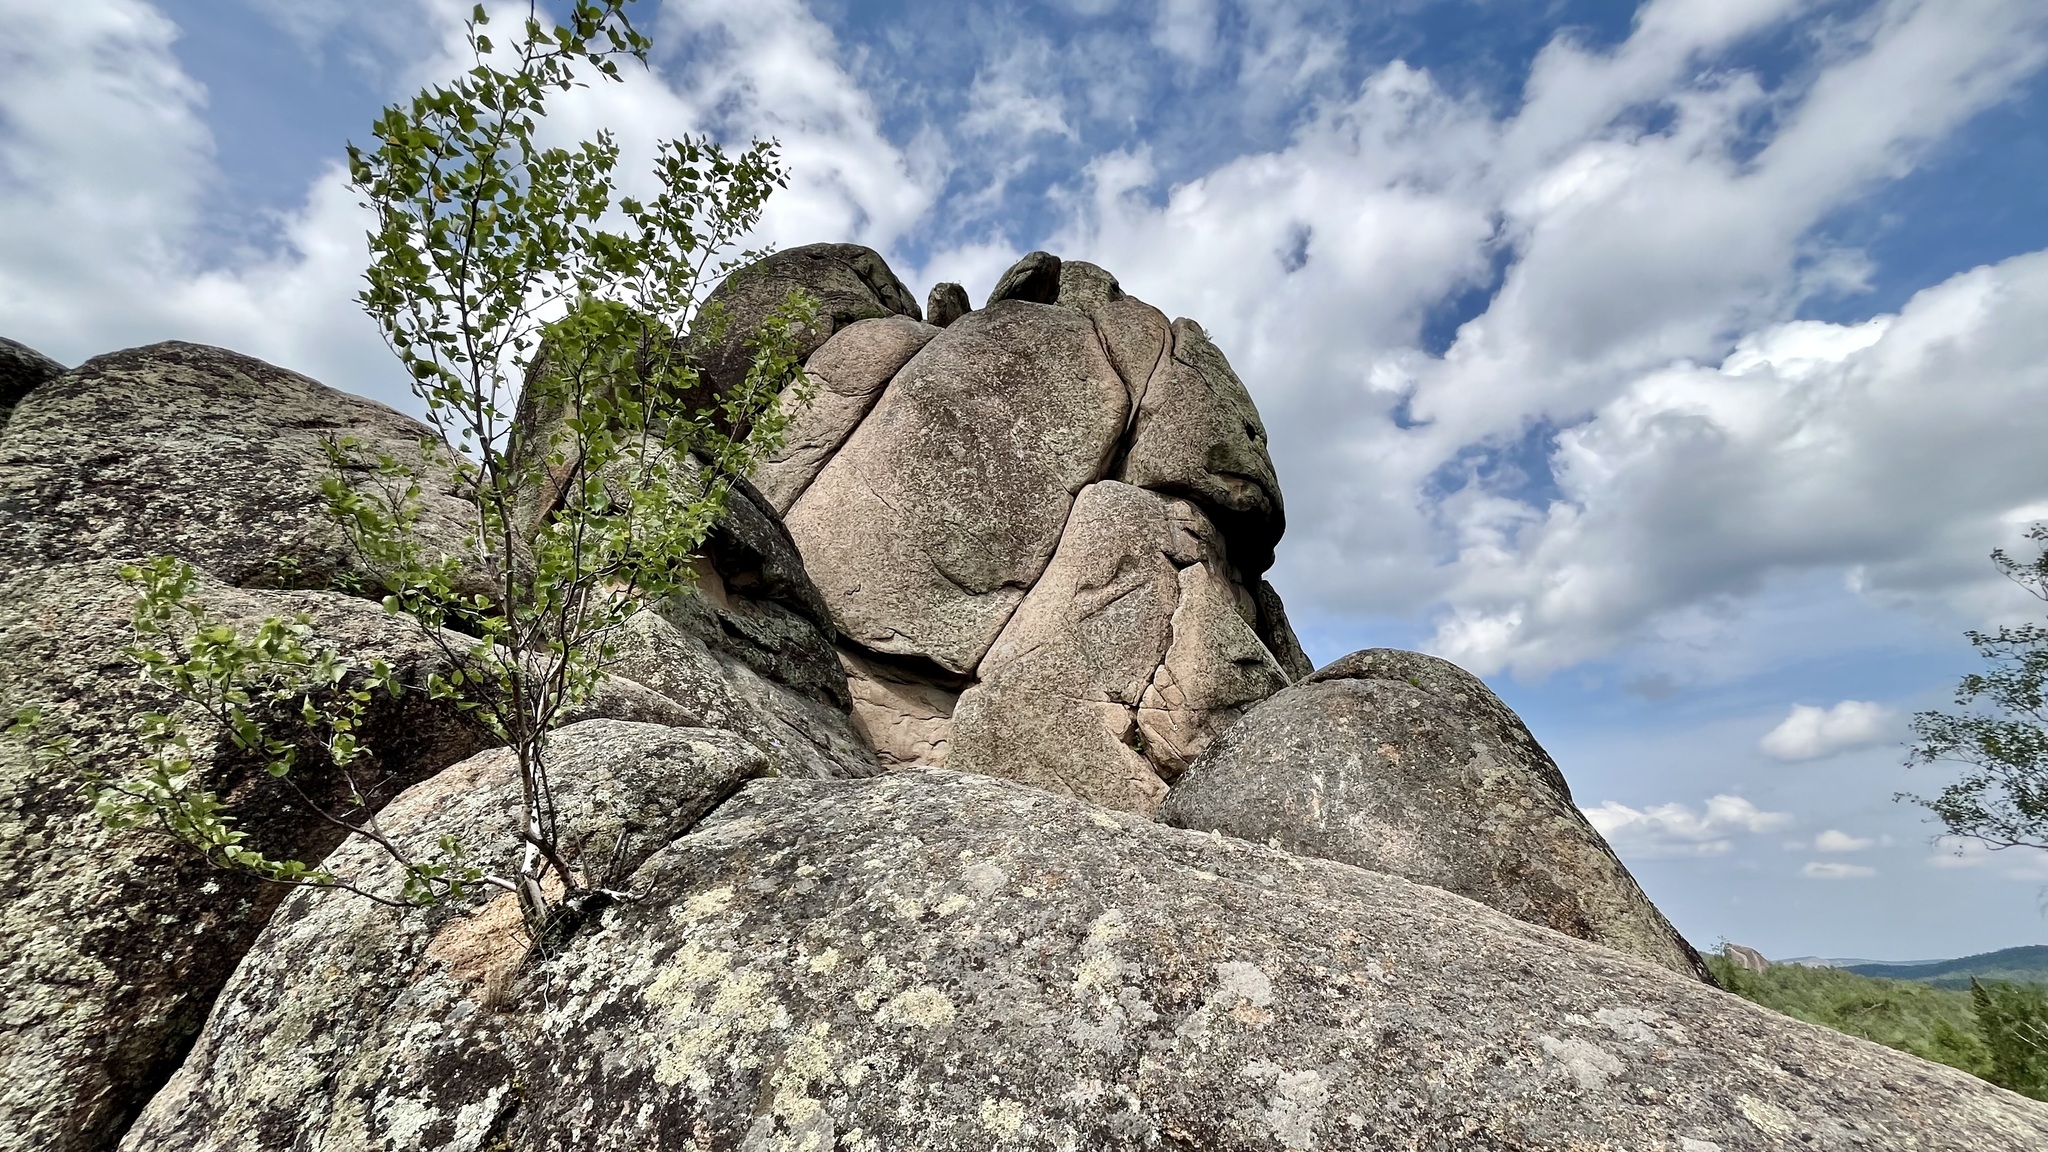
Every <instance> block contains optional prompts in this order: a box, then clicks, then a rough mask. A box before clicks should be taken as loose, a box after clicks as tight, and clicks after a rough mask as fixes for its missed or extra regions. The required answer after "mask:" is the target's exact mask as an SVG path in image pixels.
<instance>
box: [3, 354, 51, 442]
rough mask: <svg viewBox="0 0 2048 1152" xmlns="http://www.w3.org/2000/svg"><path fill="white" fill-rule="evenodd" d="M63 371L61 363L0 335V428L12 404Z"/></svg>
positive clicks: (6, 418) (4, 423)
mask: <svg viewBox="0 0 2048 1152" xmlns="http://www.w3.org/2000/svg"><path fill="white" fill-rule="evenodd" d="M63 374H64V366H63V365H62V364H59V363H57V362H56V361H55V360H52V359H50V358H49V357H48V356H45V355H43V354H42V353H41V352H38V351H36V350H35V349H33V348H31V347H29V346H28V345H26V344H23V343H20V342H18V341H14V340H9V339H7V338H5V337H0V428H5V427H7V420H8V417H10V416H12V415H13V414H14V406H15V405H16V404H19V403H21V398H22V397H23V396H26V395H28V393H29V389H31V388H35V387H37V386H38V385H40V384H42V383H43V382H45V381H48V380H54V379H56V378H57V377H59V376H62V375H63Z"/></svg>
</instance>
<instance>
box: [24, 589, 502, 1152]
mask: <svg viewBox="0 0 2048 1152" xmlns="http://www.w3.org/2000/svg"><path fill="white" fill-rule="evenodd" d="M116 567H117V565H115V564H113V563H111V562H105V561H91V562H83V563H75V564H63V565H57V566H54V567H51V568H45V569H31V570H29V571H27V572H19V573H15V574H13V575H11V576H9V577H8V578H7V579H6V580H5V581H4V582H0V712H4V714H7V715H12V714H13V713H14V711H15V710H16V709H18V708H21V707H28V706H33V707H39V708H42V709H45V710H46V712H47V714H48V716H49V717H50V721H51V723H52V724H53V725H54V726H55V727H56V728H57V729H58V730H60V731H62V732H63V733H65V734H68V735H69V736H71V737H72V738H73V739H75V740H76V741H77V743H78V748H77V759H78V761H79V762H82V763H91V764H93V765H95V766H98V767H101V768H103V769H107V770H109V771H112V772H115V773H116V774H120V773H122V772H124V771H125V770H126V769H128V768H129V767H130V766H132V765H134V764H135V763H137V761H138V759H139V754H140V746H139V744H138V743H137V741H136V739H135V736H134V729H133V723H134V719H135V717H136V715H137V714H138V713H140V712H143V711H148V710H153V709H155V710H170V709H172V708H173V706H174V705H175V703H176V702H175V701H174V700H173V699H171V698H169V697H168V695H167V694H165V693H163V692H161V691H160V690H157V689H155V688H154V687H153V686H151V685H148V684H146V683H144V682H142V681H141V680H139V679H138V678H137V677H136V673H135V668H134V665H133V664H132V663H130V662H129V661H128V660H127V659H126V658H125V657H123V656H122V654H121V650H122V648H123V647H125V646H126V645H128V644H130V643H132V642H133V636H132V634H131V632H130V629H129V624H128V620H129V614H130V611H131V607H132V605H133V602H134V598H135V594H134V591H133V590H132V589H130V588H129V587H128V586H127V585H125V584H123V583H121V582H120V581H119V580H118V579H117V578H116V576H115V569H116ZM194 598H195V599H196V600H197V601H199V602H200V603H203V604H205V605H206V606H207V607H208V608H209V610H210V612H211V613H212V614H213V615H214V616H215V617H216V618H222V619H226V620H228V621H231V622H234V623H237V624H239V625H241V626H243V627H245V628H253V627H254V626H255V625H256V624H257V623H258V622H260V621H261V620H263V619H265V618H267V617H271V616H286V617H289V616H293V615H296V614H298V613H301V612H303V613H307V614H308V616H309V618H310V621H311V623H312V626H313V632H314V640H315V641H316V642H325V643H331V644H333V645H334V646H335V647H337V648H338V649H340V650H341V651H342V652H343V653H344V654H345V655H346V656H347V657H348V658H350V659H353V660H359V661H367V660H369V659H371V658H375V657H382V658H384V659H387V660H389V661H391V662H392V663H393V665H394V666H396V668H397V670H398V671H399V673H400V674H401V676H402V677H403V678H404V679H405V680H406V681H407V682H409V683H418V682H420V681H421V680H423V679H424V677H425V675H426V674H427V673H428V672H430V671H446V670H447V667H448V665H447V663H446V661H445V659H444V657H443V654H442V652H441V651H440V649H439V648H438V647H437V646H436V645H434V644H433V643H432V642H431V641H430V640H429V639H428V638H427V637H426V636H425V635H423V634H422V633H421V632H420V631H419V630H418V629H417V628H415V627H412V626H411V625H409V624H406V623H404V622H402V621H400V620H399V619H398V618H396V617H393V616H390V615H387V614H386V613H385V612H384V611H383V610H382V609H381V608H380V607H378V606H377V605H375V604H373V603H370V602H368V601H365V600H360V599H356V598H354V597H349V596H343V595H339V594H337V593H332V592H305V591H301V592H277V591H267V590H245V589H235V588H230V587H227V586H225V585H222V584H220V583H219V582H218V581H213V580H210V579H209V580H204V581H202V583H201V584H200V586H199V588H198V589H197V591H196V593H195V597H194ZM280 730H281V731H283V732H284V733H286V734H287V735H288V736H289V734H290V733H291V729H290V728H289V726H284V727H282V728H281V729H280ZM361 735H362V737H363V740H364V742H365V743H366V744H367V745H368V746H369V747H370V748H371V749H372V750H373V752H374V753H375V755H376V762H375V764H374V765H373V766H369V767H365V768H362V769H360V770H358V771H357V772H356V774H355V775H356V783H357V784H358V785H360V786H361V787H362V788H363V789H364V791H365V793H366V795H367V796H368V797H369V798H370V799H371V800H372V802H373V803H378V804H381V803H382V802H384V801H386V800H389V799H390V798H391V797H392V796H395V795H396V794H397V793H398V792H399V791H400V790H401V789H403V788H404V787H406V786H407V785H409V784H411V783H413V782H415V781H417V780H420V779H423V778H425V777H426V776H428V775H430V774H432V773H433V772H435V771H438V770H439V769H441V768H442V767H445V766H446V765H448V764H451V763H453V762H455V761H456V760H459V759H461V758H462V757H464V756H467V755H470V754H471V753H473V752H475V751H477V750H478V749H480V748H482V747H484V746H485V745H486V744H487V742H488V737H487V736H486V735H485V734H484V733H483V732H481V731H480V730H478V729H477V728H475V727H473V726H472V725H471V724H470V723H469V722H468V721H467V720H466V719H465V718H464V717H463V716H461V715H460V714H459V713H458V712H456V710H455V709H453V708H449V707H446V706H443V705H438V704H433V703H430V702H429V701H428V700H427V699H426V695H425V693H423V692H414V693H410V694H407V695H406V696H404V697H401V698H400V699H399V700H396V701H392V700H388V699H384V698H381V697H380V698H378V699H377V700H376V701H375V703H374V706H373V709H372V711H371V713H370V714H369V716H368V717H367V722H366V724H365V726H364V729H363V731H362V733H361ZM197 752H198V755H199V762H200V763H199V768H198V771H199V772H200V773H201V779H203V780H204V781H205V786H206V787H209V788H212V789H214V790H216V791H218V792H219V793H220V794H221V795H222V796H223V797H224V798H225V799H226V800H227V801H228V802H229V803H230V804H231V806H232V807H233V809H234V811H235V812H236V814H237V817H238V820H237V825H238V826H239V827H241V828H242V829H244V830H245V831H247V832H248V833H249V834H250V837H251V840H252V841H253V842H254V844H255V845H256V846H258V847H260V848H261V849H263V850H265V851H267V852H270V853H272V854H273V855H278V856H285V857H289V858H294V859H301V860H318V859H320V858H321V857H323V856H325V855H326V854H327V853H328V852H329V850H331V849H332V848H333V847H334V845H335V844H336V842H337V840H338V836H337V834H336V832H335V830H334V829H333V828H332V827H331V826H329V825H327V824H325V823H324V822H322V821H320V820H319V819H317V818H316V817H315V816H313V815H312V814H311V813H310V812H308V811H306V809H305V805H304V804H303V803H302V802H301V801H300V800H299V799H298V797H297V796H296V795H294V794H293V793H292V792H291V791H290V790H289V789H288V788H286V787H285V786H284V785H283V784H281V783H280V782H277V781H273V780H271V779H270V778H269V777H268V776H267V775H266V774H264V773H263V771H262V769H261V766H260V765H259V764H256V763H253V762H251V761H249V760H248V758H246V757H243V756H238V755H237V754H235V753H233V752H232V750H231V749H229V748H228V747H227V746H226V745H225V743H223V744H222V745H221V746H218V747H213V746H202V747H200V748H198V749H197ZM305 759H306V760H307V761H308V762H306V763H303V764H302V765H301V767H300V768H298V769H297V770H296V771H294V773H293V776H292V779H293V780H294V781H295V782H296V783H297V784H298V785H299V786H300V787H302V788H304V789H305V790H306V792H307V793H308V794H310V796H311V797H312V798H313V799H314V800H315V801H317V802H319V803H321V804H322V805H324V806H327V807H328V808H329V809H330V810H333V811H342V810H345V808H346V804H345V799H346V796H347V791H346V789H345V785H344V782H343V781H342V780H341V779H340V778H339V777H338V775H337V774H335V773H333V772H332V771H331V770H330V769H328V768H326V767H325V766H324V765H323V764H322V763H321V762H319V761H318V760H315V759H313V758H312V757H310V756H307V757H305ZM76 771H77V770H76V768H75V767H74V766H73V765H71V764H53V763H43V762H39V761H38V760H37V759H36V758H35V757H34V756H33V755H32V754H31V751H30V748H29V747H28V746H27V745H26V744H25V743H24V742H23V741H20V740H16V739H8V738H0V988H5V989H6V990H7V992H6V997H5V999H6V1007H5V1010H4V1012H5V1015H4V1026H0V1145H4V1146H7V1147H23V1148H26V1147H41V1148H51V1149H61V1150H65V1152H70V1150H74V1149H76V1150H85V1149H96V1148H105V1147H109V1146H111V1144H112V1142H113V1140H114V1139H115V1138H116V1137H117V1136H118V1135H119V1133H120V1132H121V1130H122V1128H123V1127H124V1126H125V1125H126V1123H127V1122H128V1121H129V1120H130V1119H131V1118H132V1117H133V1116H134V1114H135V1112H136V1110H137V1109H139V1108H140V1107H141V1105H142V1103H143V1101H144V1100H146V1099H147V1098H148V1096H149V1093H150V1091H151V1090H152V1089H153V1088H155V1086H156V1085H158V1084H160V1083H162V1082H163V1080H164V1078H165V1077H166V1076H168V1075H169V1074H170V1073H171V1071H172V1070H173V1069H174V1068H176V1066H177V1063H178V1061H179V1059H180V1058H182V1056H183V1055H184V1052H185V1048H186V1046H187V1045H188V1044H189V1043H190V1042H191V1039H192V1037H193V1035H194V1034H196V1033H197V1031H198V1029H199V1026H200V1024H201V1023H202V1022H203V1021H204V1020H205V1018H206V1013H207V1010H208V1008H209V1006H210V1005H211V1003H212V1000H213V995H214V993H215V992H216V991H217V990H218V989H219V988H220V986H221V985H222V983H224V982H225V981H226V980H227V977H228V974H229V972H230V971H232V970H233V968H234V966H235V964H236V962H237V961H238V960H239V959H240V957H241V955H242V952H243V950H244V949H246V948H247V947H248V945H249V943H250V942H251V941H252V940H254V939H255V936H256V933H257V932H258V930H259V929H261V928H262V926H263V922H264V920H265V919H266V918H267V917H268V915H269V913H270V910H271V908H272V907H274V906H275V905H276V903H277V900H278V898H279V897H280V896H281V895H282V894H283V889H281V888H277V887H275V886H272V885H266V884H263V883H260V882H257V881H254V880H251V879H248V878H245V877H242V876H239V875H236V874H231V873H225V872H220V871H217V870H215V869H214V868H212V867H211V866H210V865H207V864H206V863H204V862H203V861H201V860H199V859H198V858H197V857H196V856H194V855H192V854H191V853H190V852H189V851H188V850H186V849H185V848H183V847H182V846H180V845H178V844H176V843H174V842H171V841H169V840H168V839H167V838H164V837H161V836H158V835H155V834H152V833H148V832H144V831H132V832H115V831H113V830H110V829H108V828H107V827H106V826H105V825H104V824H102V823H100V821H99V820H98V819H97V818H96V817H95V816H94V815H93V814H92V813H91V810H90V809H89V807H88V806H87V804H86V803H85V801H84V799H83V798H82V797H81V795H80V793H79V781H78V778H77V775H76Z"/></svg>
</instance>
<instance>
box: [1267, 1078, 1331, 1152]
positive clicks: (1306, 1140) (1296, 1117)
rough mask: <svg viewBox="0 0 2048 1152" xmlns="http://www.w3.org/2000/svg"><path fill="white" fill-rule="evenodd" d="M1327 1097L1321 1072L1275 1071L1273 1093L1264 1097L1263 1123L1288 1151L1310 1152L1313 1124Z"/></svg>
mask: <svg viewBox="0 0 2048 1152" xmlns="http://www.w3.org/2000/svg"><path fill="white" fill-rule="evenodd" d="M1329 1100H1330V1085H1329V1083H1328V1082H1327V1081H1325V1080H1324V1079H1323V1075H1322V1073H1320V1072H1317V1071H1315V1070H1314V1069H1309V1070H1306V1071H1299V1072H1287V1071H1282V1072H1279V1074H1278V1075H1277V1076H1275V1077H1274V1083H1273V1094H1272V1096H1271V1097H1269V1098H1268V1099H1267V1101H1266V1126H1267V1127H1268V1128H1269V1129H1271V1131H1272V1133H1273V1139H1275V1140H1277V1141H1279V1142H1280V1146H1281V1147H1283V1148H1287V1149H1289V1150H1290V1152H1292V1150H1294V1149H1299V1150H1300V1152H1314V1150H1315V1146H1316V1124H1317V1123H1318V1122H1319V1121H1320V1120H1321V1119H1322V1115H1323V1106H1324V1105H1325V1104H1327V1103H1329Z"/></svg>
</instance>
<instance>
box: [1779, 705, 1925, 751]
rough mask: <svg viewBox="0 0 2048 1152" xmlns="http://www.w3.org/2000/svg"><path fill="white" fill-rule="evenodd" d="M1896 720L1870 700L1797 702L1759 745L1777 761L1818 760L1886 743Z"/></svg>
mask: <svg viewBox="0 0 2048 1152" xmlns="http://www.w3.org/2000/svg"><path fill="white" fill-rule="evenodd" d="M1895 721H1896V718H1895V717H1894V716H1893V714H1892V713H1891V711H1890V710H1889V709H1886V708H1884V707H1882V706H1880V705H1877V704H1874V703H1872V702H1870V701H1868V700H1844V701H1842V702H1841V703H1839V704H1837V705H1835V706H1834V707H1832V708H1817V707H1815V706H1813V705H1811V704H1794V705H1793V706H1792V711H1791V712H1790V713H1789V714H1787V715H1786V717H1785V718H1784V719H1783V720H1781V721H1779V723H1778V726H1777V727H1775V728H1773V729H1771V730H1770V731H1769V732H1766V733H1764V737H1763V739H1762V740H1759V741H1758V742H1757V746H1758V747H1759V748H1761V749H1763V751H1764V754H1765V755H1768V756H1770V757H1771V758H1773V759H1776V760H1784V761H1787V762H1793V761H1799V760H1819V759H1821V758H1823V757H1826V756H1833V755H1836V754H1837V753H1841V752H1849V751H1853V750H1855V749H1857V748H1868V747H1870V746H1871V745H1873V744H1881V743H1883V742H1884V741H1885V740H1887V739H1889V738H1890V737H1891V736H1892V735H1893V730H1894V727H1895Z"/></svg>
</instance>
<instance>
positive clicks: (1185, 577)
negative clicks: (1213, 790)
mask: <svg viewBox="0 0 2048 1152" xmlns="http://www.w3.org/2000/svg"><path fill="white" fill-rule="evenodd" d="M1250 599H1251V594H1250V593H1249V592H1247V591H1246V590H1245V589H1244V588H1242V587H1241V586H1239V585H1238V584H1237V583H1236V582H1235V581H1233V580H1232V579H1231V576H1230V566H1229V564H1228V562H1227V561H1224V560H1221V559H1217V558H1214V557H1213V556H1212V558H1210V559H1208V560H1205V561H1203V562H1202V563H1200V564H1193V565H1190V566H1188V567H1186V568H1183V569H1181V570H1180V600H1179V603H1178V605H1177V606H1176V607H1175V608H1174V610H1173V643H1172V645H1171V646H1170V647H1169V648H1168V649H1167V650H1166V658H1165V659H1164V660H1163V661H1161V662H1160V665H1159V669H1158V671H1156V672H1154V673H1153V675H1152V683H1151V685H1150V686H1149V687H1147V688H1146V690H1145V697H1144V700H1143V701H1142V702H1141V705H1140V707H1139V709H1138V727H1139V729H1140V730H1141V731H1142V732H1143V733H1144V738H1145V755H1146V757H1147V758H1149V759H1150V760H1151V761H1152V763H1153V764H1154V765H1155V766H1156V767H1157V768H1158V770H1159V772H1160V774H1161V775H1162V776H1164V777H1165V778H1166V779H1168V780H1175V779H1178V778H1179V777H1180V774H1181V773H1182V772H1183V771H1185V770H1186V769H1187V766H1188V765H1189V764H1191V763H1193V762H1194V760H1195V757H1197V756H1200V755H1201V754H1202V752H1203V750H1204V749H1206V748H1208V747H1209V745H1210V744H1211V743H1212V742H1213V741H1214V740H1215V739H1216V738H1217V737H1218V736H1220V735H1222V734H1223V732H1224V730H1225V729H1228V728H1229V727H1230V726H1231V725H1232V724H1234V723H1236V722H1237V718H1238V717H1240V716H1242V715H1244V714H1245V712H1246V711H1248V710H1249V709H1251V708H1252V706H1253V705H1256V704H1258V703H1259V702H1260V701H1262V700H1264V699H1266V698H1267V697H1268V696H1271V695H1272V694H1273V693H1275V692H1278V691H1280V690H1281V689H1282V688H1285V687H1287V684H1288V680H1287V673H1286V672H1285V671H1283V670H1282V669H1281V667H1280V664H1279V662H1278V661H1277V660H1275V659H1274V658H1273V654H1272V653H1271V652H1268V651H1267V650H1266V645H1265V644H1264V642H1263V641H1261V640H1260V639H1259V635H1258V632H1257V631H1256V630H1255V628H1254V624H1253V621H1254V620H1255V618H1256V611H1257V610H1256V608H1255V606H1254V605H1252V604H1251V603H1250Z"/></svg>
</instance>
